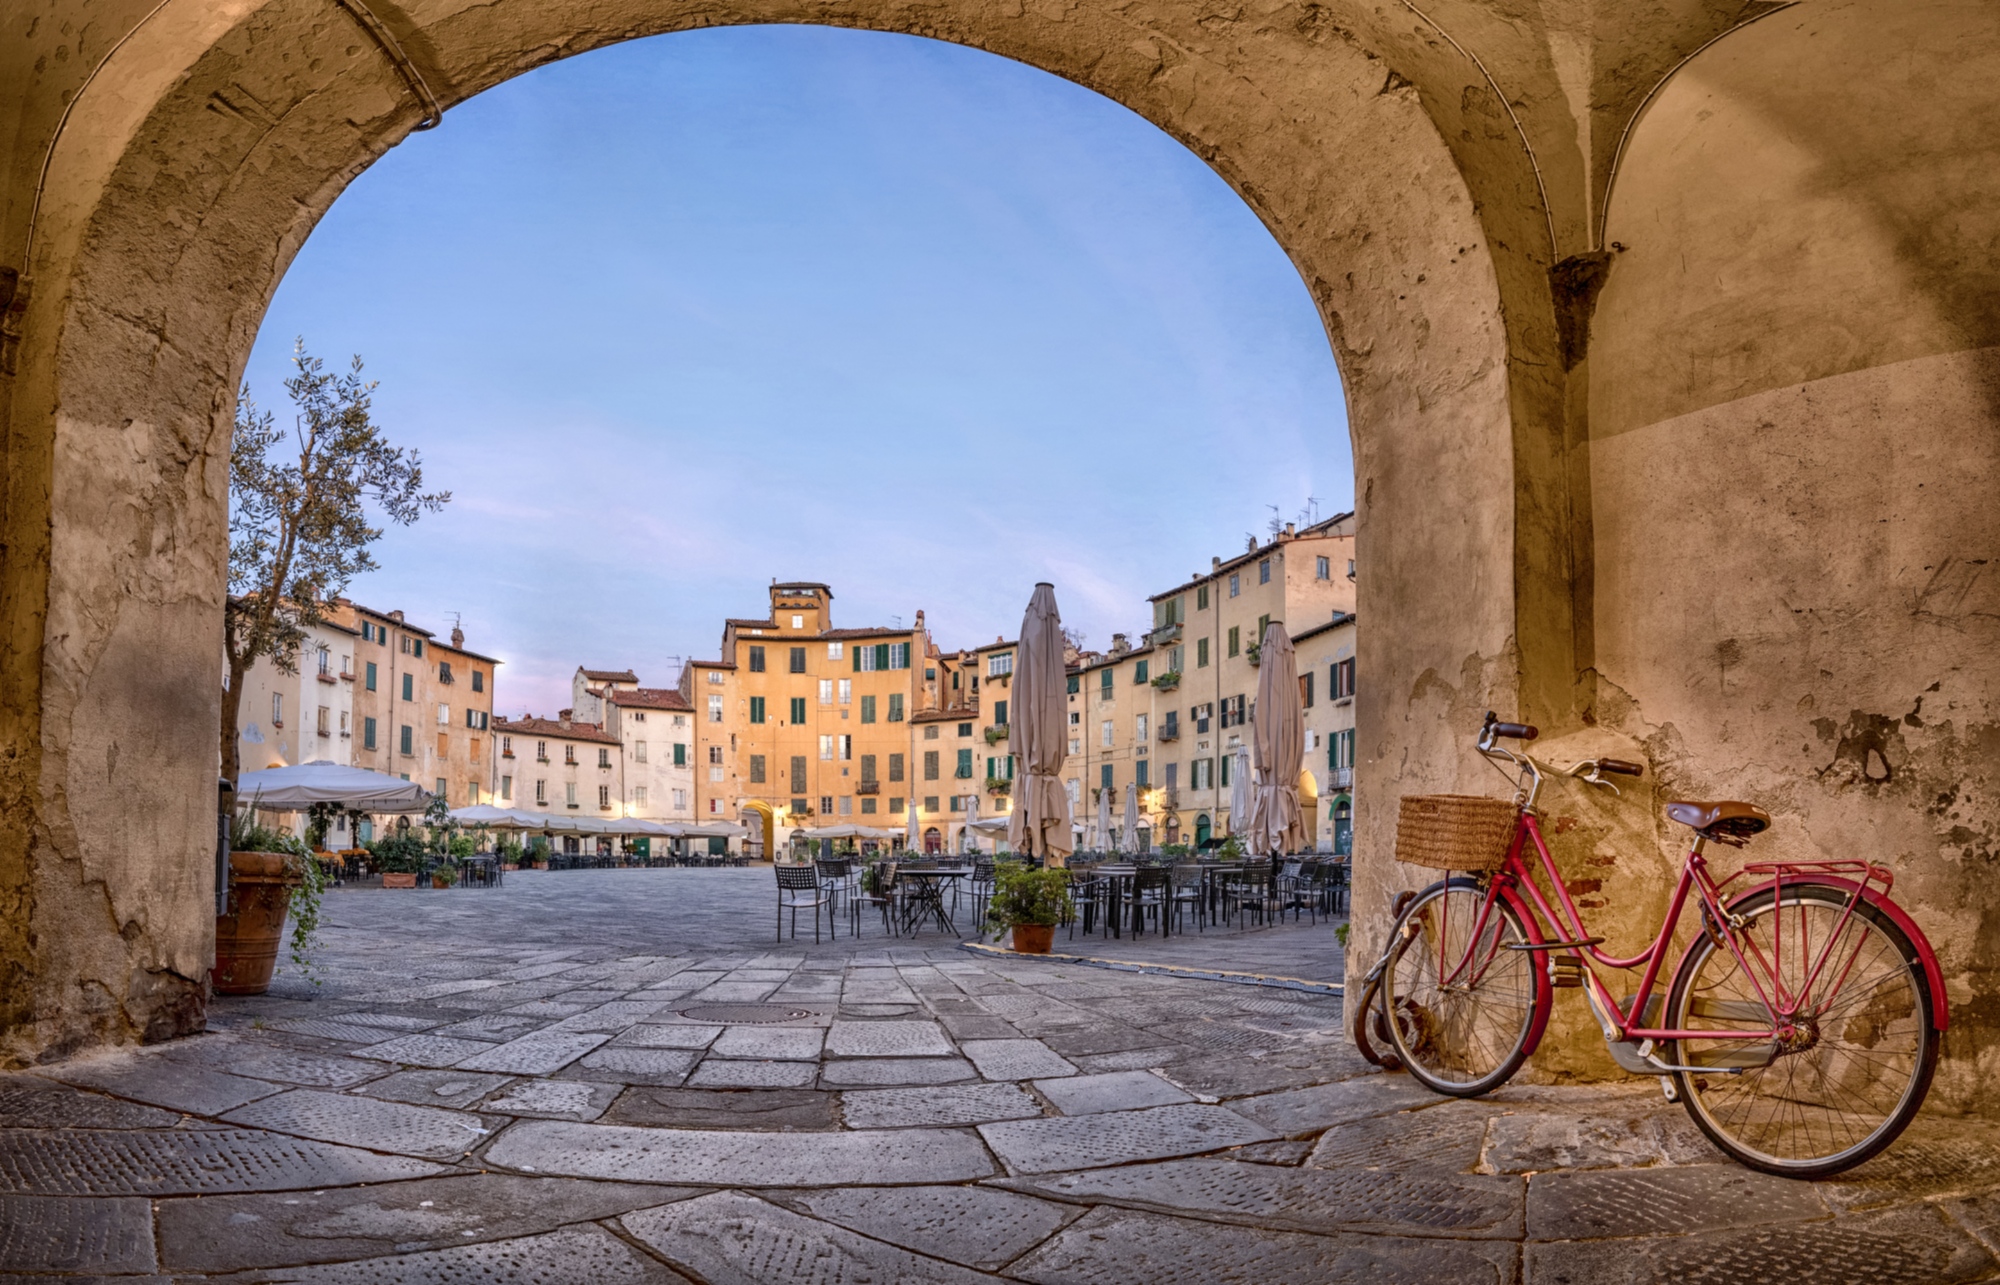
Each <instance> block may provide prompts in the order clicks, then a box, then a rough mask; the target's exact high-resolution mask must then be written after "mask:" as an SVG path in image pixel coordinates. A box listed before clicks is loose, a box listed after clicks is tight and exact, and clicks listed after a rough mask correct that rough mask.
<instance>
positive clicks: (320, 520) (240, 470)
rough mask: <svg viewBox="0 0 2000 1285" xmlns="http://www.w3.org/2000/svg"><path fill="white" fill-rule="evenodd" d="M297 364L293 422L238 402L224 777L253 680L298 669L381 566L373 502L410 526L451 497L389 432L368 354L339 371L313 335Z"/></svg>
mask: <svg viewBox="0 0 2000 1285" xmlns="http://www.w3.org/2000/svg"><path fill="white" fill-rule="evenodd" d="M292 366H293V374H292V376H291V377H290V378H289V379H287V380H285V392H286V393H287V394H288V395H289V396H290V398H291V401H292V405H293V406H294V407H295V408H296V411H297V413H296V415H295V416H294V417H293V422H292V426H291V427H290V428H289V429H287V428H281V427H279V426H278V425H277V423H276V421H275V420H274V418H273V417H272V415H271V413H270V412H269V411H260V410H258V408H257V404H256V403H255V402H253V401H252V400H251V398H250V386H249V385H248V384H245V385H244V386H243V395H242V396H241V397H240V398H239V399H238V401H237V404H236V438H235V444H234V446H233V447H232V449H231V451H230V457H229V592H228V595H227V601H226V606H225V608H224V613H223V647H224V651H225V654H226V660H227V663H228V666H229V685H228V687H227V689H226V690H225V691H224V692H223V694H222V728H221V735H222V775H223V777H224V779H226V780H227V781H229V783H230V784H231V785H232V786H233V785H235V783H236V775H237V771H238V767H239V763H238V758H237V726H238V725H237V718H238V715H239V712H240V708H241V705H242V697H243V679H244V676H245V675H246V674H248V673H249V672H250V668H251V666H253V665H255V664H256V663H257V662H258V661H259V660H261V659H263V658H265V657H269V658H270V659H271V661H272V663H273V664H275V665H276V666H277V667H278V669H279V670H280V671H281V672H283V673H287V674H295V673H297V672H298V663H299V649H300V647H301V645H302V644H303V643H304V642H305V639H306V630H307V629H308V628H310V627H311V626H313V625H316V624H318V623H319V622H320V621H321V620H323V619H324V615H323V613H324V612H325V610H326V609H327V608H328V607H329V606H330V605H331V604H332V602H333V600H334V599H335V598H338V597H339V596H340V595H341V594H342V593H343V592H345V591H346V589H347V585H348V583H349V582H350V581H351V580H353V579H354V577H355V576H357V575H360V574H361V573H362V572H364V571H371V570H373V569H374V568H375V565H376V563H375V559H374V558H373V557H371V556H370V555H369V553H368V546H369V545H371V544H373V543H374V542H375V541H376V540H378V539H380V538H381V535H382V528H381V527H379V526H374V525H371V524H370V521H369V518H370V514H369V510H370V509H371V507H372V508H373V509H374V510H375V511H377V512H379V513H380V514H381V515H382V516H383V517H384V518H386V519H388V520H389V521H391V522H395V523H397V524H398V525H402V526H407V525H409V524H410V523H412V522H415V521H416V520H417V518H418V517H420V516H421V515H423V514H425V513H435V512H436V511H437V510H438V509H440V508H442V507H443V506H444V504H445V502H446V501H448V500H449V499H451V493H450V492H449V491H436V492H430V493H426V492H425V491H424V470H423V462H422V459H421V457H420V456H419V455H418V454H417V452H415V451H406V450H402V449H400V448H397V447H394V446H391V445H390V444H389V443H388V441H387V440H386V439H385V438H384V437H383V435H382V429H381V426H380V425H378V424H376V423H375V422H374V420H373V419H372V418H371V415H370V409H371V407H370V399H371V396H372V394H373V393H374V391H375V385H374V384H373V383H364V382H363V381H362V378H361V358H360V357H356V358H354V361H353V364H352V365H351V366H350V367H349V369H348V371H347V373H346V374H343V375H334V374H330V373H328V372H327V370H326V368H325V364H324V363H323V362H321V361H320V359H319V358H317V357H314V356H312V355H311V354H310V353H308V352H307V351H306V347H305V341H304V340H303V339H302V340H300V341H298V342H297V343H296V344H294V345H293V348H292Z"/></svg>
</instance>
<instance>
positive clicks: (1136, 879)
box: [1132, 866, 1174, 937]
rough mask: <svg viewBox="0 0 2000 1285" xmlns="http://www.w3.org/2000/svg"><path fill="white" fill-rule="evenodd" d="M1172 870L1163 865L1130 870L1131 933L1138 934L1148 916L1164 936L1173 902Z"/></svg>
mask: <svg viewBox="0 0 2000 1285" xmlns="http://www.w3.org/2000/svg"><path fill="white" fill-rule="evenodd" d="M1173 895H1174V872H1173V871H1172V870H1169V869H1167V868H1166V867H1164V866H1140V867H1139V868H1138V869H1136V870H1134V871H1133V872H1132V935H1133V936H1134V937H1136V936H1138V935H1139V932H1140V930H1141V929H1142V928H1143V927H1144V926H1145V923H1146V919H1147V917H1148V916H1150V917H1151V918H1152V920H1153V926H1154V927H1155V928H1156V929H1158V930H1159V933H1160V935H1161V936H1163V937H1164V936H1166V934H1167V927H1168V924H1169V922H1170V914H1169V910H1170V907H1171V906H1172V903H1173Z"/></svg>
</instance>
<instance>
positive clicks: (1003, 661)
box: [986, 651, 1014, 678]
mask: <svg viewBox="0 0 2000 1285" xmlns="http://www.w3.org/2000/svg"><path fill="white" fill-rule="evenodd" d="M1013 672H1014V653H1013V652H1011V651H1010V652H1006V653H1004V654H1002V655H998V656H988V657H987V658H986V676H987V677H988V678H998V677H1000V675H1002V674H1011V673H1013Z"/></svg>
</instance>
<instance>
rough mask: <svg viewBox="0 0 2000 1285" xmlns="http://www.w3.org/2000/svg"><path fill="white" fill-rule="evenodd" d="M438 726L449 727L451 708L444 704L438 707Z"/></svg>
mask: <svg viewBox="0 0 2000 1285" xmlns="http://www.w3.org/2000/svg"><path fill="white" fill-rule="evenodd" d="M438 726H439V727H450V726H451V706H449V705H444V704H440V705H439V706H438Z"/></svg>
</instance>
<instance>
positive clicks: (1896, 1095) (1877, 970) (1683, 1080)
mask: <svg viewBox="0 0 2000 1285" xmlns="http://www.w3.org/2000/svg"><path fill="white" fill-rule="evenodd" d="M1848 897H1849V894H1848V892H1847V891H1846V890H1845V889H1841V888H1831V887H1827V886H1825V885H1823V884H1799V885H1794V886H1792V887H1788V888H1786V889H1784V895H1783V897H1782V899H1780V898H1778V897H1774V896H1773V895H1772V893H1771V892H1770V891H1769V890H1768V889H1767V890H1765V891H1763V892H1760V893H1757V894H1756V895H1754V896H1752V897H1750V898H1748V899H1746V900H1745V901H1743V902H1742V903H1739V904H1738V905H1737V906H1736V907H1735V911H1736V913H1737V914H1738V915H1739V916H1741V918H1742V920H1743V921H1744V922H1743V925H1742V927H1741V928H1739V929H1737V934H1736V936H1737V944H1738V946H1739V948H1740V949H1741V950H1742V952H1743V957H1744V959H1745V960H1746V961H1748V963H1749V966H1750V969H1751V972H1750V973H1749V974H1746V973H1745V971H1744V967H1743V965H1742V964H1740V963H1739V962H1738V961H1737V958H1736V955H1735V954H1734V953H1732V952H1731V951H1730V950H1729V949H1728V948H1727V947H1725V946H1723V945H1721V944H1719V943H1718V942H1717V941H1716V939H1715V937H1714V936H1713V935H1711V934H1710V933H1707V932H1704V933H1703V934H1702V935H1701V936H1700V937H1699V938H1697V939H1696V940H1695V943H1694V945H1693V947H1692V948H1691V949H1690V950H1689V951H1688V954H1687V957H1686V958H1685V959H1684V960H1683V961H1682V963H1681V967H1680V971H1679V972H1678V973H1677V974H1676V975H1675V977H1674V985H1673V990H1672V991H1671V992H1670V993H1669V994H1668V997H1667V1017H1666V1025H1667V1026H1669V1027H1675V1028H1678V1029H1681V1030H1705V1031H1715V1032H1725V1031H1730V1030H1738V1029H1740V1030H1743V1031H1745V1032H1746V1034H1745V1037H1744V1038H1742V1039H1706V1040H1695V1039H1684V1040H1681V1041H1679V1048H1678V1050H1677V1051H1670V1052H1669V1053H1668V1056H1669V1057H1670V1058H1671V1059H1672V1060H1673V1061H1674V1062H1677V1063H1680V1064H1683V1065H1690V1066H1699V1067H1714V1068H1716V1069H1715V1070H1713V1071H1683V1072H1679V1073H1677V1074H1676V1076H1675V1079H1676V1080H1677V1081H1678V1083H1679V1087H1680V1091H1681V1094H1682V1100H1683V1101H1684V1102H1685V1103H1686V1104H1687V1110H1688V1114H1689V1115H1691V1116H1693V1117H1694V1122H1695V1124H1696V1125H1697V1126H1698V1127H1699V1128H1700V1129H1701V1131H1702V1132H1703V1133H1705V1134H1707V1135H1708V1138H1709V1141H1711V1142H1713V1143H1714V1144H1715V1145H1716V1146H1718V1147H1720V1148H1721V1149H1722V1150H1723V1151H1725V1152H1727V1153H1728V1154H1729V1156H1730V1157H1731V1158H1732V1159H1734V1160H1736V1161H1737V1162H1738V1163H1740V1164H1744V1165H1747V1166H1749V1167H1750V1168H1752V1169H1760V1170H1762V1171H1764V1172H1765V1173H1774V1174H1780V1175H1783V1176H1786V1177H1792V1178H1823V1177H1825V1176H1827V1175H1829V1174H1836V1173H1839V1172H1841V1171H1842V1170H1844V1169H1851V1168H1853V1167H1854V1166H1855V1165H1858V1164H1860V1163H1861V1162H1862V1161H1864V1160H1866V1159H1868V1158H1869V1157H1870V1156H1872V1155H1874V1154H1875V1153H1877V1152H1878V1151H1880V1150H1882V1148H1884V1147H1886V1146H1888V1145H1889V1144H1890V1143H1891V1142H1893V1141H1895V1139H1896V1135H1898V1134H1900V1133H1901V1132H1902V1131H1903V1129H1904V1128H1905V1127H1906V1126H1907V1125H1908V1124H1909V1122H1910V1121H1911V1120H1912V1119H1914V1118H1915V1116H1916V1114H1917V1108H1919V1107H1921V1106H1922V1105H1923V1101H1924V1095H1925V1094H1926V1093H1927V1092H1929V1090H1930V1083H1931V1076H1932V1074H1933V1073H1934V1072H1935V1071H1936V1069H1937V1058H1938V1031H1937V1025H1936V1023H1935V1022H1934V1020H1933V1013H1932V996H1931V991H1930V986H1929V983H1928V980H1927V979H1926V977H1925V976H1924V971H1923V964H1922V962H1921V960H1920V958H1919V956H1918V954H1917V948H1916V946H1915V944H1914V943H1912V942H1911V941H1910V939H1909V936H1908V935H1907V934H1905V933H1904V932H1903V931H1902V929H1900V928H1898V927H1897V926H1896V923H1895V921H1894V920H1893V919H1891V918H1889V916H1888V915H1886V914H1883V913H1882V912H1881V911H1879V910H1877V909H1876V908H1875V907H1873V906H1871V905H1869V904H1868V903H1867V902H1862V903H1860V904H1858V905H1856V906H1855V907H1854V910H1853V913H1852V914H1848V913H1847V911H1846V908H1847V902H1848ZM1815 967H1817V968H1818V973H1817V975H1814V968H1815ZM1808 987H1809V989H1808ZM1781 995H1782V996H1787V997H1791V998H1792V999H1794V1000H1795V1001H1796V1003H1797V1006H1798V1007H1797V1012H1796V1015H1795V1016H1794V1018H1793V1021H1792V1031H1791V1033H1790V1034H1789V1035H1788V1036H1787V1037H1785V1038H1783V1039H1781V1040H1777V1041H1774V1040H1772V1038H1771V1035H1770V1031H1771V1017H1770V1013H1769V1009H1768V1008H1767V1007H1766V1006H1765V1002H1764V997H1765V996H1772V997H1774V998H1775V997H1777V996H1781ZM1753 1032H1754V1033H1753ZM1760 1062H1761V1063H1764V1064H1763V1065H1756V1064H1757V1063H1760ZM1732 1065H1733V1066H1734V1067H1737V1068H1742V1067H1746V1066H1747V1067H1748V1069H1731V1067H1732Z"/></svg>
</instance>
